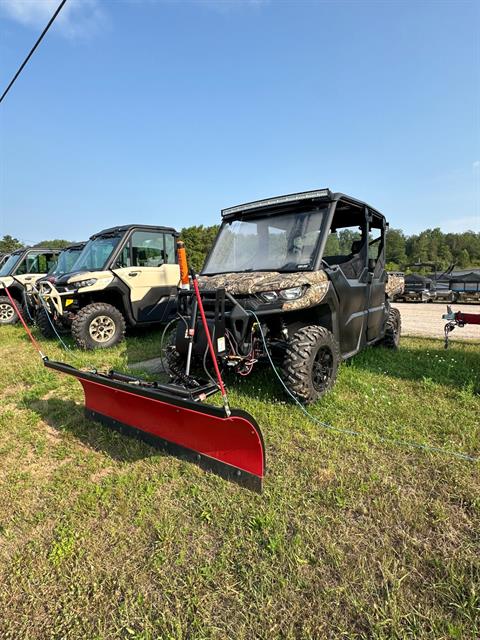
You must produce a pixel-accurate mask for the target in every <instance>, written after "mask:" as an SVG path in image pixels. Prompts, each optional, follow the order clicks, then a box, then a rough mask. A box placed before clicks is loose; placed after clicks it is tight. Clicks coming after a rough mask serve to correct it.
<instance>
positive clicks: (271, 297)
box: [260, 291, 278, 302]
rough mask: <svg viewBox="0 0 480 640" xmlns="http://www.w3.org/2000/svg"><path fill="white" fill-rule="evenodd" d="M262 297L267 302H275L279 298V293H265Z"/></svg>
mask: <svg viewBox="0 0 480 640" xmlns="http://www.w3.org/2000/svg"><path fill="white" fill-rule="evenodd" d="M260 296H261V298H263V300H265V302H275V300H277V298H278V293H277V292H276V291H265V292H264V293H261V294H260Z"/></svg>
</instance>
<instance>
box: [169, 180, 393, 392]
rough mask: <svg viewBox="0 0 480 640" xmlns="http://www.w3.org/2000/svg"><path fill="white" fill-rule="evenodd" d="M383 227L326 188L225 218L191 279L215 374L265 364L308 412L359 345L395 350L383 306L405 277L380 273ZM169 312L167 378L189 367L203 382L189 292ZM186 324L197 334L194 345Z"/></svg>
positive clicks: (388, 311) (389, 314) (202, 346)
mask: <svg viewBox="0 0 480 640" xmlns="http://www.w3.org/2000/svg"><path fill="white" fill-rule="evenodd" d="M387 227H388V225H387V222H386V220H385V217H384V216H383V215H382V214H381V213H380V212H379V211H377V210H376V209H374V208H373V207H371V206H370V205H367V204H365V203H364V202H361V201H359V200H356V199H355V198H352V197H350V196H346V195H344V194H341V193H332V192H331V191H330V190H329V189H321V190H318V191H310V192H305V193H297V194H292V195H287V196H280V197H276V198H270V199H267V200H260V201H257V202H250V203H247V204H243V205H239V206H236V207H231V208H229V209H224V210H223V211H222V225H221V227H220V230H219V232H218V235H217V238H216V240H215V242H214V245H213V248H212V250H211V252H210V254H209V256H208V257H207V259H206V261H205V264H204V267H203V269H202V271H201V274H200V276H199V286H200V291H201V295H202V298H203V301H204V306H205V310H206V315H207V320H208V323H209V325H210V331H211V333H212V334H213V337H214V345H215V350H216V354H217V357H218V360H219V362H220V365H221V366H222V367H223V369H224V370H230V371H233V372H234V373H237V374H238V375H240V376H246V375H249V374H250V372H251V371H252V370H253V369H254V368H255V367H256V366H258V363H260V362H264V363H266V364H271V362H273V363H274V365H275V367H276V368H277V370H278V371H280V372H281V375H282V377H283V381H284V384H285V385H286V387H287V389H288V391H289V393H290V394H292V395H293V396H294V397H295V398H297V399H298V400H299V401H301V402H304V403H310V402H314V401H315V400H317V399H318V398H319V397H321V396H322V395H323V394H324V393H325V392H326V391H328V390H329V389H330V388H331V387H332V385H333V384H334V382H335V379H336V375H337V370H338V367H339V365H340V363H341V362H342V360H346V359H348V358H350V357H352V356H354V355H355V354H356V353H358V352H359V351H360V350H361V349H363V348H364V347H366V346H367V345H376V344H383V345H385V346H387V347H390V348H396V347H397V346H398V344H399V340H400V324H401V321H400V314H399V312H398V310H397V309H395V308H392V307H391V304H390V299H391V296H392V295H393V294H394V293H398V292H400V291H401V290H402V288H403V274H392V276H389V275H388V274H387V272H386V270H385V246H386V242H387ZM345 238H348V239H349V241H350V244H349V246H348V247H345V246H344V245H342V243H341V242H340V240H342V239H345ZM177 306H178V314H179V318H180V319H181V322H178V324H177V332H176V338H175V343H174V344H172V345H170V346H169V347H168V348H167V353H166V361H167V362H168V364H169V367H170V371H171V376H172V379H174V380H177V383H178V384H185V381H187V382H188V380H189V378H188V376H187V377H185V375H184V374H182V371H186V372H187V374H188V373H189V371H190V368H191V370H192V371H195V372H199V371H200V372H201V371H202V370H203V371H204V376H206V378H205V379H206V380H208V378H211V375H212V374H211V373H210V372H209V371H208V370H207V369H208V367H207V355H206V353H207V351H206V349H207V341H206V336H205V331H204V330H203V329H202V325H201V323H200V322H199V320H198V319H197V306H196V301H195V297H194V295H193V294H192V292H191V291H180V292H179V295H178V299H177ZM185 325H187V326H188V327H193V326H196V331H195V332H194V336H195V337H194V339H193V345H192V338H191V335H192V329H190V333H188V332H187V333H186V332H185ZM192 355H193V357H192ZM209 374H210V375H209ZM195 382H196V381H195V380H193V381H192V385H193V386H192V388H194V383H195ZM197 386H198V385H197Z"/></svg>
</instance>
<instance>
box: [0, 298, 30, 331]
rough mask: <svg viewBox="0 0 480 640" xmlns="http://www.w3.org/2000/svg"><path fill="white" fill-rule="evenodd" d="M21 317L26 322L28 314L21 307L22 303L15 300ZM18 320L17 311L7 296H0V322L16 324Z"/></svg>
mask: <svg viewBox="0 0 480 640" xmlns="http://www.w3.org/2000/svg"><path fill="white" fill-rule="evenodd" d="M15 304H16V305H17V308H18V310H19V311H20V314H21V315H22V318H23V319H24V320H25V321H26V322H27V321H28V315H27V313H26V311H25V309H24V308H23V305H22V303H21V302H19V301H18V300H15ZM19 321H20V318H19V316H18V313H17V312H16V311H15V307H14V306H13V305H12V303H11V302H10V299H9V297H8V296H0V324H17V322H19Z"/></svg>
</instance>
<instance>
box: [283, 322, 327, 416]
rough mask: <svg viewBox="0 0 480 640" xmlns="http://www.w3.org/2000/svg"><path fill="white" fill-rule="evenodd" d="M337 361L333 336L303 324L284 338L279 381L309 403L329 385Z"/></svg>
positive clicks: (319, 328) (325, 331) (317, 397)
mask: <svg viewBox="0 0 480 640" xmlns="http://www.w3.org/2000/svg"><path fill="white" fill-rule="evenodd" d="M339 363H340V351H339V348H338V344H337V341H336V340H335V337H334V335H333V334H332V333H331V332H330V331H328V329H325V327H318V326H315V325H311V326H307V327H303V328H302V329H299V330H298V331H297V332H296V333H294V334H293V335H292V336H291V337H290V339H289V341H288V345H287V349H286V352H285V359H284V362H283V380H284V382H285V385H286V386H287V388H288V389H289V391H290V392H291V393H292V394H293V395H294V396H295V397H296V398H297V399H298V400H299V401H300V402H302V403H303V404H311V403H312V402H315V401H316V400H318V399H319V398H321V397H322V396H323V395H324V394H325V393H327V391H329V390H330V389H331V388H332V387H333V385H334V384H335V380H336V378H337V371H338V366H339Z"/></svg>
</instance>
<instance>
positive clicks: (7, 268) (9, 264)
mask: <svg viewBox="0 0 480 640" xmlns="http://www.w3.org/2000/svg"><path fill="white" fill-rule="evenodd" d="M21 255H22V254H20V253H14V254H13V255H11V256H10V257H9V258H8V260H7V261H6V262H5V263H4V265H3V266H2V268H1V269H0V277H1V276H9V275H10V274H11V273H12V271H13V269H14V268H15V267H16V266H17V263H18V262H19V261H20V258H21Z"/></svg>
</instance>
